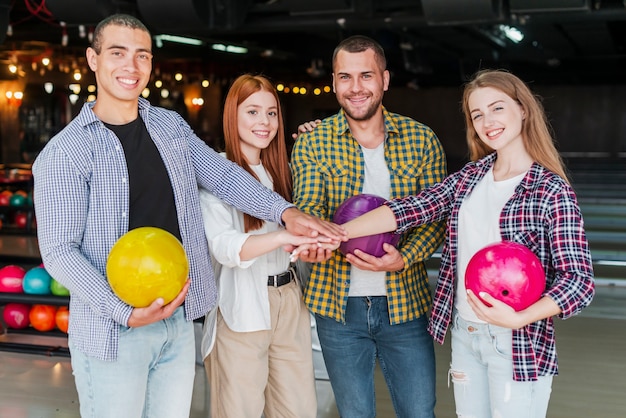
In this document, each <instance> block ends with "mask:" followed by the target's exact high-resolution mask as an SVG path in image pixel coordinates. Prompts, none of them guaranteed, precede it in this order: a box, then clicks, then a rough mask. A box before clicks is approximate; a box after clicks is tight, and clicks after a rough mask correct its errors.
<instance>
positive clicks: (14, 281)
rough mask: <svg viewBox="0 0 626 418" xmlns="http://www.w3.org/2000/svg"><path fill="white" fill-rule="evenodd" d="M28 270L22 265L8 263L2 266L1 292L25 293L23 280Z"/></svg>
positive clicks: (0, 274)
mask: <svg viewBox="0 0 626 418" xmlns="http://www.w3.org/2000/svg"><path fill="white" fill-rule="evenodd" d="M25 274H26V270H24V269H23V268H22V267H20V266H15V265H8V266H4V267H2V268H0V292H7V293H24V289H23V288H22V282H23V281H24V275H25Z"/></svg>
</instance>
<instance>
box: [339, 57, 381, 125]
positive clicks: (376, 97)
mask: <svg viewBox="0 0 626 418" xmlns="http://www.w3.org/2000/svg"><path fill="white" fill-rule="evenodd" d="M388 87H389V72H388V71H387V70H384V69H382V68H381V67H380V66H379V65H378V62H377V61H376V55H375V53H374V51H373V50H372V49H366V50H365V51H363V52H354V53H350V52H347V51H339V52H338V53H337V56H336V58H335V62H334V64H333V90H334V91H335V94H336V96H337V101H338V102H339V104H340V105H341V107H342V108H343V110H344V112H345V113H346V115H347V116H348V118H350V119H353V120H355V121H366V120H369V119H371V118H372V117H373V116H374V115H375V114H376V112H377V111H378V110H379V109H380V106H381V104H382V101H383V92H385V91H386V90H387V89H388Z"/></svg>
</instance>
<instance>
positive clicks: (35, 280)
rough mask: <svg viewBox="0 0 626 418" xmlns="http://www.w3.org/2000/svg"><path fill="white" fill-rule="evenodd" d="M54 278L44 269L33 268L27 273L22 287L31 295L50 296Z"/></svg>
mask: <svg viewBox="0 0 626 418" xmlns="http://www.w3.org/2000/svg"><path fill="white" fill-rule="evenodd" d="M51 283H52V276H50V274H49V273H48V272H47V271H46V269H45V268H43V267H33V268H31V269H30V270H28V271H27V272H26V274H25V275H24V280H22V287H23V288H24V293H27V294H29V295H49V294H50V284H51Z"/></svg>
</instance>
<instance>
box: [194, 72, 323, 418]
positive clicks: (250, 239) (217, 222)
mask: <svg viewBox="0 0 626 418" xmlns="http://www.w3.org/2000/svg"><path fill="white" fill-rule="evenodd" d="M223 117H224V141H225V145H226V153H225V156H226V158H228V159H230V160H232V161H233V162H235V163H236V164H238V165H240V166H241V167H243V168H244V169H245V170H246V171H248V172H249V173H250V174H251V175H252V176H254V177H255V178H256V179H257V180H259V181H260V182H261V183H263V184H264V185H265V186H267V187H268V188H270V189H272V190H274V191H275V192H277V193H279V194H280V195H281V196H283V197H284V198H285V199H286V200H291V188H292V182H291V172H290V169H289V162H288V157H287V156H288V153H287V147H286V144H285V135H284V126H283V119H282V112H281V107H280V101H279V98H278V94H277V93H276V90H275V89H274V86H273V85H272V84H271V83H270V82H269V80H267V79H266V78H265V77H262V76H258V75H250V74H246V75H242V76H240V77H239V78H237V79H236V80H235V81H234V83H233V85H232V86H231V88H230V90H229V92H228V94H227V96H226V101H225V103H224V116H223ZM200 201H201V206H202V215H203V219H204V225H205V232H206V236H207V240H208V242H209V247H210V254H211V256H212V257H213V260H212V261H213V266H214V268H215V276H216V280H217V285H218V290H219V300H218V303H217V307H216V308H215V309H214V310H212V311H211V312H210V313H209V314H208V315H207V317H206V319H205V326H204V331H203V340H202V352H203V357H204V359H205V360H204V364H205V368H206V371H207V376H208V378H209V384H210V388H211V389H210V390H211V395H210V396H211V397H210V399H211V416H212V417H213V418H216V417H226V416H228V417H238V418H259V417H260V416H261V414H264V415H265V417H267V418H274V417H294V418H306V417H315V416H316V414H317V401H316V396H315V377H314V370H313V359H312V353H311V322H310V315H309V312H308V310H307V308H306V307H305V305H304V303H303V301H302V293H301V289H300V286H299V284H298V282H297V278H296V275H295V271H294V269H293V268H291V265H290V259H289V253H288V252H286V251H284V250H283V247H285V246H289V245H299V244H304V243H309V244H312V243H315V242H317V241H316V240H315V239H311V238H306V237H299V236H295V235H293V234H291V233H289V232H287V230H285V229H284V228H283V227H282V226H281V225H279V224H277V223H271V222H265V221H263V220H261V219H259V218H256V217H254V216H251V215H249V214H245V213H243V212H240V211H238V210H237V209H235V208H234V207H232V206H230V205H228V204H226V203H224V202H222V201H221V200H219V199H218V198H216V197H215V196H213V195H211V194H210V193H209V192H207V191H205V190H201V191H200Z"/></svg>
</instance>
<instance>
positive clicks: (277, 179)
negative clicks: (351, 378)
mask: <svg viewBox="0 0 626 418" xmlns="http://www.w3.org/2000/svg"><path fill="white" fill-rule="evenodd" d="M258 91H267V92H270V93H272V94H273V95H274V97H275V98H276V104H277V107H278V132H277V133H276V138H274V140H273V141H272V142H271V143H270V144H269V145H268V147H267V148H265V149H263V150H261V163H262V164H263V167H264V168H265V169H266V170H267V172H268V174H269V176H270V178H271V179H272V181H273V183H274V191H275V192H276V193H278V194H279V195H281V196H282V197H283V198H285V200H288V201H291V192H292V187H293V186H292V180H291V171H290V169H289V159H288V153H287V145H286V144H285V128H284V123H283V113H282V109H281V106H280V98H279V97H278V93H277V92H276V89H275V88H274V86H273V85H272V83H271V82H270V81H269V80H268V79H267V78H265V77H263V76H260V75H252V74H244V75H241V76H239V77H238V78H237V79H236V80H235V81H234V82H233V84H232V86H231V87H230V89H229V90H228V94H227V95H226V100H225V102H224V116H223V128H224V144H225V148H226V157H227V158H228V159H229V160H231V161H234V162H236V163H237V164H239V165H240V166H241V167H243V168H244V169H245V170H246V171H247V172H248V173H250V174H251V175H252V176H254V177H255V178H256V179H257V180H258V177H257V176H256V174H255V173H254V171H252V169H251V168H250V165H249V164H248V162H247V161H246V158H245V156H244V154H243V152H242V151H241V140H240V138H239V128H238V118H237V108H238V107H239V105H240V104H241V103H242V102H243V101H245V100H246V99H247V98H248V97H250V96H251V95H252V94H254V93H256V92H258ZM261 226H263V220H261V219H258V218H255V217H253V216H251V215H248V214H244V228H245V231H246V232H248V231H252V230H256V229H259V228H261Z"/></svg>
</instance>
